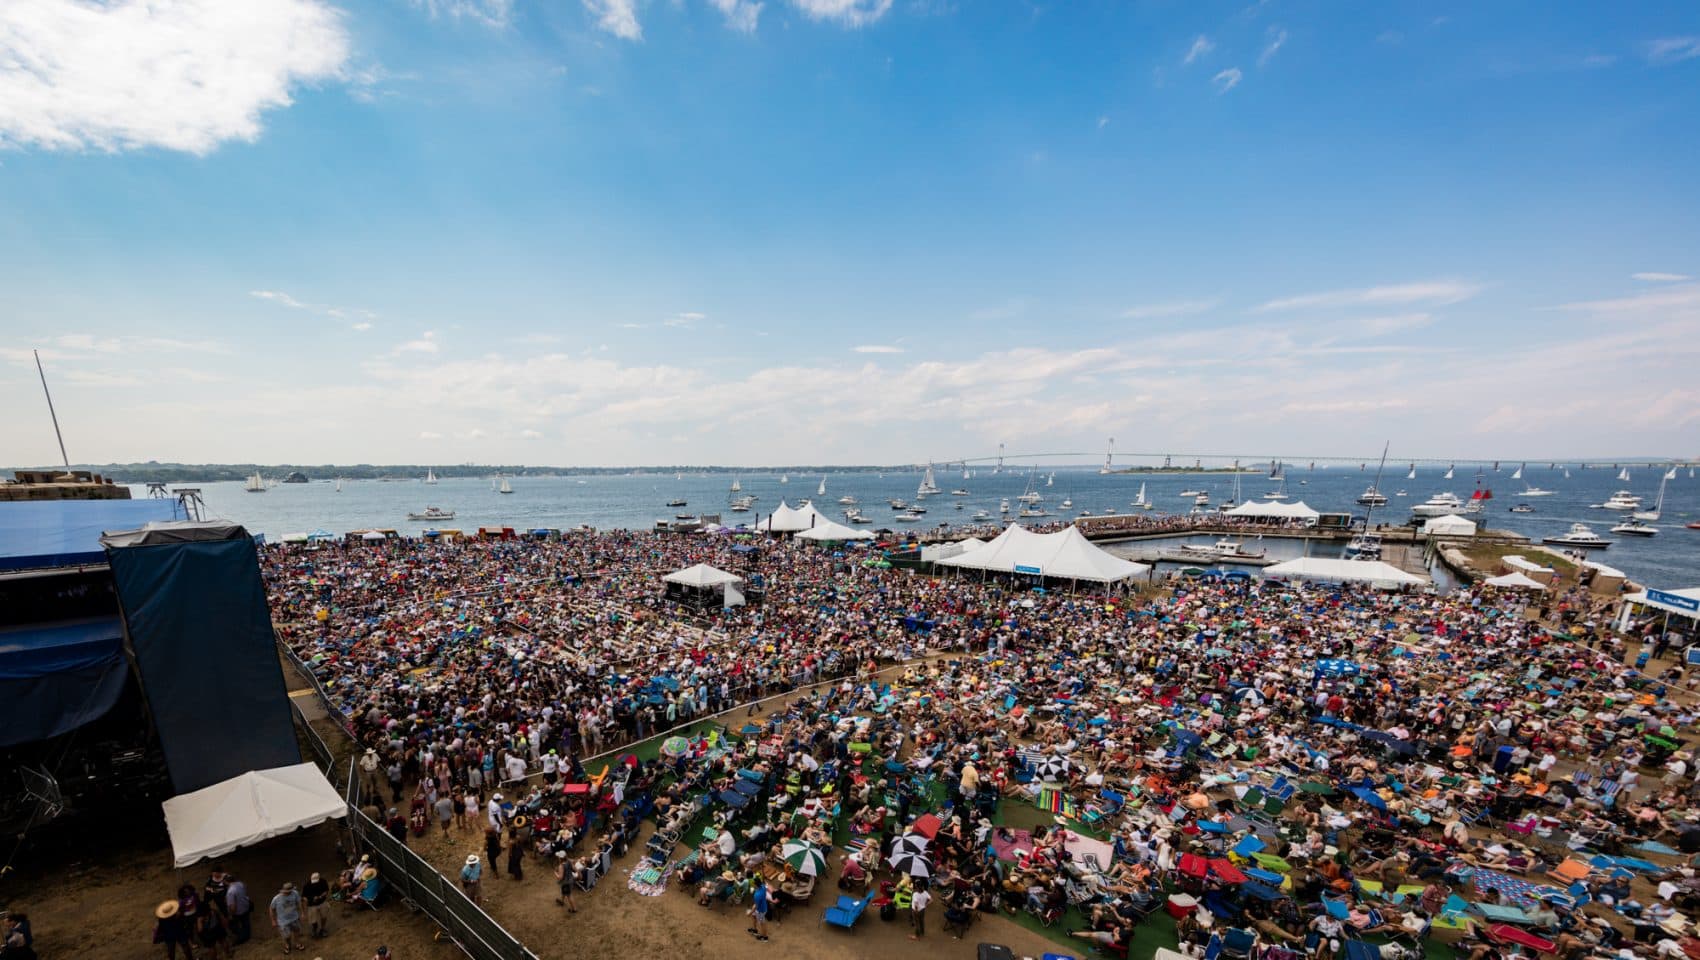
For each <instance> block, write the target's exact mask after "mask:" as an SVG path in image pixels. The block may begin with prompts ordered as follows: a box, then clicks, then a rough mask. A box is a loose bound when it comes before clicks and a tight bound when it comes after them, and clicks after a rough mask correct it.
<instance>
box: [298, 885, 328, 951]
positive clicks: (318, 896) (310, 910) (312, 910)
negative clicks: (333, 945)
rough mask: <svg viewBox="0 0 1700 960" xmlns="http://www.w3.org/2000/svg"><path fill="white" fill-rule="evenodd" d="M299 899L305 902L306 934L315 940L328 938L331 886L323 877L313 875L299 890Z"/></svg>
mask: <svg viewBox="0 0 1700 960" xmlns="http://www.w3.org/2000/svg"><path fill="white" fill-rule="evenodd" d="M301 899H302V900H305V901H306V902H307V932H308V935H310V936H312V937H314V938H315V939H317V938H319V937H325V936H329V935H330V932H331V927H330V913H329V910H330V899H331V885H330V884H328V883H326V882H325V879H324V877H321V876H320V875H319V874H317V873H313V874H311V875H310V876H308V877H307V883H306V885H304V886H303V887H302V888H301Z"/></svg>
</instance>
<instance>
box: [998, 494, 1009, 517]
mask: <svg viewBox="0 0 1700 960" xmlns="http://www.w3.org/2000/svg"><path fill="white" fill-rule="evenodd" d="M998 512H999V513H1001V514H1003V515H1004V516H1008V515H1009V498H1008V497H1004V498H1003V499H1002V500H999V501H998Z"/></svg>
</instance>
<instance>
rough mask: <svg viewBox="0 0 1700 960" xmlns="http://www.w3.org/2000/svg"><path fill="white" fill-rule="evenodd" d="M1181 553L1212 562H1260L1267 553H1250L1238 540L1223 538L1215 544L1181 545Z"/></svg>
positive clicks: (1260, 551) (1261, 551)
mask: <svg viewBox="0 0 1700 960" xmlns="http://www.w3.org/2000/svg"><path fill="white" fill-rule="evenodd" d="M1181 552H1182V553H1190V554H1194V555H1196V556H1199V557H1206V558H1210V559H1214V560H1262V559H1263V557H1264V555H1265V554H1266V553H1267V552H1268V551H1265V550H1259V551H1257V552H1256V553H1252V552H1251V551H1249V550H1247V549H1245V545H1244V544H1242V543H1240V542H1239V541H1238V540H1231V539H1227V538H1224V539H1221V540H1218V541H1216V542H1215V543H1183V544H1181Z"/></svg>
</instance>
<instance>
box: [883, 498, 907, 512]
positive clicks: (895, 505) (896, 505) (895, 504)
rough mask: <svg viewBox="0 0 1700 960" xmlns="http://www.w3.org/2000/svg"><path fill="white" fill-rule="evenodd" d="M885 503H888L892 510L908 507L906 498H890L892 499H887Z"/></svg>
mask: <svg viewBox="0 0 1700 960" xmlns="http://www.w3.org/2000/svg"><path fill="white" fill-rule="evenodd" d="M886 503H887V504H889V505H890V506H891V509H893V510H907V509H909V502H908V501H907V500H897V499H892V500H887V501H886Z"/></svg>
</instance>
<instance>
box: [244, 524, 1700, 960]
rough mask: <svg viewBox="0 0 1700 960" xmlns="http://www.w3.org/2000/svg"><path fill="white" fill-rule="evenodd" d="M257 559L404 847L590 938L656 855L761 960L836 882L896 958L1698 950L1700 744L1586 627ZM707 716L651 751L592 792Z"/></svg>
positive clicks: (1660, 674)
mask: <svg viewBox="0 0 1700 960" xmlns="http://www.w3.org/2000/svg"><path fill="white" fill-rule="evenodd" d="M264 556H265V559H264V562H265V564H266V567H267V570H266V572H267V576H268V580H269V582H270V584H271V590H272V598H273V604H274V614H275V618H276V620H277V621H278V623H279V624H280V633H281V634H282V636H283V637H284V639H285V640H286V642H287V643H288V644H289V645H290V646H291V648H292V649H293V650H294V651H295V652H296V653H297V654H298V655H299V656H300V657H301V658H302V659H303V660H305V661H306V662H307V663H308V664H309V665H310V667H311V669H312V670H313V671H314V673H315V675H316V676H317V677H318V678H319V679H320V680H321V681H322V682H323V684H324V686H325V688H326V690H327V691H328V693H329V695H330V697H331V698H332V699H333V701H335V703H336V704H337V705H338V706H339V707H341V708H342V710H343V711H344V713H345V716H346V718H347V721H348V725H349V727H350V730H351V731H352V734H353V735H354V736H355V737H357V738H358V739H359V740H360V742H361V744H362V747H363V750H364V751H365V752H364V755H363V760H362V762H361V774H360V776H361V778H362V780H363V781H365V783H364V792H365V793H366V794H367V795H368V796H378V797H382V798H384V799H385V802H386V803H388V804H390V805H391V806H390V807H389V810H388V817H387V819H388V820H389V821H390V825H391V826H392V828H393V829H392V832H395V833H397V834H398V835H399V836H401V837H403V838H405V837H406V836H408V835H409V834H411V835H413V836H420V835H423V834H424V833H425V832H427V831H430V830H433V829H436V830H440V831H443V832H445V833H447V832H449V831H451V830H460V831H482V832H483V833H484V837H485V846H484V849H483V852H482V854H473V855H471V856H469V857H468V858H467V861H466V863H465V864H464V869H463V870H462V872H461V880H462V882H463V884H464V885H465V886H466V888H467V890H468V893H469V895H472V896H474V898H475V899H476V898H479V897H482V896H484V895H485V894H484V891H483V889H482V886H481V884H482V879H483V873H484V871H485V870H486V869H489V870H496V869H498V864H499V863H500V862H501V861H502V859H504V858H505V860H506V870H507V873H508V875H509V876H511V877H513V878H514V879H516V880H519V879H521V878H522V877H524V875H525V872H526V870H525V866H526V864H527V863H528V862H530V863H542V864H546V865H547V866H546V867H544V868H542V869H535V870H533V871H532V874H533V876H534V877H538V878H540V879H539V880H537V881H534V882H550V883H555V884H557V885H559V887H560V892H561V897H560V903H561V905H562V907H563V909H566V910H576V909H579V908H580V907H581V906H582V904H579V903H578V902H577V901H576V900H575V899H574V892H575V891H579V892H582V891H583V890H585V889H588V888H589V887H590V886H591V885H593V883H594V880H595V878H596V877H598V876H600V875H602V874H606V873H607V872H608V864H609V863H610V861H612V860H616V859H619V858H628V859H629V857H630V852H631V851H632V850H633V849H634V848H640V840H641V839H642V837H643V834H644V831H646V830H649V831H651V833H650V842H648V843H646V844H642V845H641V850H642V851H643V852H642V858H641V859H640V860H639V862H638V863H639V865H638V866H636V867H634V868H633V870H632V875H633V882H634V883H638V882H639V877H640V875H641V877H642V882H643V884H644V885H645V886H646V887H649V888H656V889H659V888H665V887H667V886H669V885H675V886H676V887H677V888H678V889H681V890H685V891H688V893H689V894H690V895H691V896H694V897H696V898H698V900H699V902H701V903H703V904H705V905H708V906H712V905H716V904H724V903H727V902H734V903H739V904H742V903H744V902H745V901H746V900H747V901H748V902H749V904H750V906H749V909H748V910H747V911H746V912H747V914H748V916H749V919H750V921H751V922H750V924H749V929H750V930H751V931H752V934H751V935H752V936H755V937H757V938H766V937H768V936H769V935H770V934H769V928H768V927H767V925H766V921H767V920H769V919H771V918H773V917H774V916H775V915H777V914H779V913H780V912H781V911H783V910H785V909H787V908H788V907H790V906H792V905H794V904H796V903H797V902H802V901H809V900H810V898H811V897H813V896H814V895H815V890H814V887H815V884H816V879H817V877H819V878H820V879H823V880H824V879H826V878H829V877H836V882H837V883H838V886H839V887H840V889H841V890H843V891H844V895H845V898H846V899H842V900H841V901H840V907H841V908H843V909H847V910H848V909H850V907H851V906H858V907H859V908H866V907H870V906H872V907H874V908H876V909H877V910H878V911H880V912H889V913H892V914H897V913H900V912H903V911H907V913H908V919H909V922H910V923H911V924H912V928H913V935H914V936H917V937H921V936H925V935H926V933H927V929H928V927H927V924H926V919H925V918H926V916H927V913H928V911H929V909H932V910H934V911H935V912H936V913H937V914H939V915H940V916H942V918H943V924H944V927H945V928H947V929H948V930H949V931H950V932H951V933H953V934H955V935H961V933H962V932H963V931H964V930H966V929H967V927H968V926H969V925H971V924H973V923H975V922H976V920H977V918H979V917H981V916H983V915H987V914H996V913H1004V914H1009V913H1029V914H1032V915H1033V916H1034V917H1036V918H1037V919H1038V920H1039V921H1040V922H1045V923H1051V924H1058V925H1060V926H1059V934H1060V933H1062V932H1064V931H1066V932H1067V933H1068V934H1069V935H1070V936H1071V937H1073V938H1075V939H1078V940H1081V941H1087V942H1088V943H1087V944H1083V945H1090V946H1093V947H1096V948H1100V949H1108V950H1115V949H1117V948H1120V949H1123V950H1125V949H1126V948H1127V947H1128V946H1129V945H1130V944H1132V942H1133V939H1134V938H1135V937H1136V936H1137V935H1138V931H1139V930H1140V929H1141V928H1142V927H1143V926H1145V925H1148V924H1151V923H1153V922H1154V921H1152V920H1151V919H1149V918H1150V917H1151V916H1152V915H1153V914H1155V913H1164V914H1168V915H1172V916H1174V917H1175V918H1176V924H1175V930H1176V934H1177V936H1178V939H1179V941H1180V943H1181V944H1182V945H1183V946H1189V945H1190V946H1192V947H1195V948H1196V949H1198V950H1199V951H1201V952H1202V951H1203V950H1204V949H1205V948H1206V946H1207V945H1208V944H1210V943H1211V942H1212V941H1213V940H1215V941H1217V942H1221V941H1223V940H1224V939H1226V940H1229V941H1237V939H1238V938H1241V937H1244V938H1250V942H1255V943H1256V944H1258V945H1259V947H1258V949H1262V950H1265V951H1288V952H1291V953H1293V954H1299V953H1303V954H1307V955H1318V956H1327V955H1332V954H1334V953H1338V952H1340V951H1342V950H1343V949H1345V948H1346V946H1347V945H1348V944H1350V943H1353V942H1358V941H1360V940H1362V938H1365V937H1371V938H1375V939H1377V940H1383V939H1392V940H1395V941H1404V942H1407V943H1412V944H1420V943H1421V942H1423V941H1425V940H1426V939H1428V938H1430V937H1432V936H1434V935H1436V932H1437V931H1449V932H1448V933H1447V934H1445V935H1446V936H1448V937H1455V938H1461V939H1462V940H1463V943H1464V944H1465V946H1466V947H1467V949H1469V950H1470V952H1471V956H1472V958H1473V960H1483V958H1488V957H1493V956H1497V955H1500V954H1505V953H1514V952H1519V951H1524V952H1528V951H1538V952H1552V953H1556V954H1559V955H1563V956H1567V957H1583V956H1600V957H1608V956H1621V955H1625V954H1636V953H1641V954H1646V955H1649V956H1651V955H1654V954H1658V955H1668V954H1669V953H1671V952H1672V951H1673V950H1692V951H1694V954H1695V955H1696V956H1700V941H1697V940H1695V939H1694V938H1693V937H1692V936H1691V930H1692V927H1691V924H1689V923H1688V919H1687V914H1688V913H1690V912H1691V911H1693V910H1694V909H1695V908H1696V907H1700V884H1697V883H1696V881H1695V879H1694V875H1693V869H1692V866H1691V864H1690V862H1689V860H1688V857H1691V856H1692V855H1694V854H1695V853H1700V826H1696V825H1695V824H1694V823H1693V822H1692V820H1691V816H1690V808H1691V801H1692V800H1693V798H1694V797H1695V796H1697V795H1700V788H1697V786H1696V779H1695V776H1696V773H1697V766H1696V764H1695V763H1694V760H1693V757H1692V755H1691V753H1690V752H1689V751H1688V749H1687V740H1688V738H1689V737H1690V736H1691V735H1692V732H1693V723H1694V721H1695V712H1694V710H1693V707H1692V705H1691V701H1690V699H1689V698H1688V697H1687V695H1686V693H1685V692H1683V691H1682V690H1680V689H1679V688H1678V686H1676V685H1675V684H1674V683H1672V682H1671V681H1673V680H1676V679H1679V676H1678V674H1679V673H1680V667H1678V666H1675V665H1672V666H1670V667H1668V668H1667V667H1663V666H1661V665H1659V664H1657V663H1655V664H1652V665H1651V666H1648V667H1647V668H1646V671H1643V670H1642V669H1638V666H1639V664H1638V661H1637V660H1636V659H1635V656H1634V654H1635V653H1636V652H1637V651H1635V650H1633V649H1630V647H1637V646H1639V643H1638V642H1637V641H1638V640H1639V639H1642V638H1639V637H1632V638H1629V639H1628V640H1626V639H1625V638H1623V637H1620V636H1616V635H1613V634H1611V633H1610V631H1608V630H1607V629H1606V626H1605V624H1607V623H1609V618H1606V617H1593V616H1591V615H1589V611H1590V608H1591V603H1590V602H1589V601H1588V600H1587V599H1586V598H1584V597H1580V596H1575V597H1565V598H1562V599H1561V600H1560V601H1558V603H1559V606H1560V607H1562V608H1564V609H1563V610H1561V611H1560V615H1562V616H1566V617H1567V618H1568V619H1569V620H1570V623H1569V624H1568V625H1567V628H1568V630H1569V633H1566V634H1560V633H1558V632H1556V631H1555V630H1553V629H1549V625H1548V624H1547V623H1545V622H1543V621H1542V620H1541V619H1540V618H1539V617H1538V616H1537V615H1535V614H1534V611H1533V608H1531V607H1530V606H1529V605H1528V604H1527V603H1526V601H1525V600H1524V599H1522V598H1519V597H1517V596H1515V595H1512V594H1503V595H1501V594H1497V593H1495V592H1494V591H1492V590H1486V589H1478V590H1466V591H1460V592H1457V593H1454V594H1452V595H1449V596H1436V595H1429V594H1412V593H1377V592H1371V591H1365V590H1358V589H1352V588H1344V587H1332V586H1308V587H1306V586H1300V585H1294V584H1284V583H1275V582H1267V583H1266V582H1260V581H1256V580H1250V581H1242V580H1225V579H1223V580H1214V579H1194V580H1187V581H1183V582H1180V583H1178V584H1175V585H1173V586H1170V587H1167V588H1164V589H1162V590H1152V591H1147V592H1145V593H1142V594H1138V595H1132V596H1102V597H1094V596H1079V595H1062V594H1057V593H1047V592H1044V591H1035V590H1032V589H1029V588H1027V587H1026V586H1024V585H1019V584H1014V583H1005V582H1001V581H998V580H996V579H991V580H985V581H982V580H979V579H976V578H953V577H938V578H935V577H930V576H926V575H922V574H918V573H911V572H908V571H899V570H887V569H882V568H878V567H873V566H868V565H864V564H862V563H859V562H857V559H856V558H855V557H853V556H852V557H845V556H842V555H840V554H839V553H838V552H836V551H835V550H833V549H832V548H831V547H821V546H817V545H804V544H798V543H793V542H788V541H776V540H766V539H757V538H738V537H732V536H706V537H681V536H668V535H661V534H653V533H641V532H637V533H634V532H612V533H581V534H572V535H568V536H567V537H565V538H561V539H551V540H546V541H525V542H519V541H491V542H483V541H472V542H456V543H431V542H426V541H414V540H397V541H387V542H384V543H381V544H375V545H371V546H367V545H355V546H348V547H336V546H333V547H324V548H320V549H306V548H301V547H295V546H286V547H282V548H272V549H269V550H268V551H267V552H266V554H265V555H264ZM697 562H707V563H711V564H714V565H717V566H720V567H722V568H724V569H730V570H734V571H743V572H748V573H760V574H761V575H762V577H763V578H764V580H765V582H766V584H767V585H768V590H767V593H766V596H765V598H764V600H763V602H762V603H760V604H756V605H751V606H748V607H743V608H737V609H734V610H730V611H721V612H715V613H714V614H712V615H711V616H710V617H708V618H706V619H702V618H694V617H689V616H685V615H683V614H682V613H681V612H679V611H675V610H671V609H669V608H667V607H666V606H665V605H664V604H663V603H662V602H661V600H660V596H661V590H660V579H659V578H660V577H661V575H663V574H665V573H667V572H669V571H671V570H674V569H679V568H681V567H684V566H688V565H690V564H693V563H697ZM1550 605H1551V602H1550V601H1549V606H1550ZM1555 619H1556V617H1555ZM1645 639H1647V640H1648V641H1649V644H1652V643H1656V642H1658V640H1659V638H1658V637H1656V636H1651V635H1649V636H1647V637H1646V638H1645ZM894 664H896V665H901V666H899V667H898V674H897V675H895V676H894V675H893V674H892V673H891V670H890V668H891V667H892V665H894ZM882 670H883V671H885V672H883V673H882ZM826 681H831V682H830V683H828V682H826ZM799 689H802V690H805V691H806V692H803V693H800V694H798V695H796V696H792V697H787V698H781V699H777V700H774V701H773V702H772V704H770V705H769V707H768V708H766V709H763V710H761V711H760V712H756V708H754V707H745V706H744V704H746V703H749V702H751V701H757V700H762V699H763V698H767V697H777V696H778V695H780V694H786V693H788V692H791V691H797V690H799ZM734 707H736V708H738V709H737V710H735V711H734V712H733V713H731V714H726V713H725V711H727V710H729V709H731V708H734ZM716 715H720V716H719V721H718V722H719V723H720V726H718V727H715V728H713V729H712V730H710V731H708V732H700V731H699V732H698V733H696V734H695V735H693V736H692V737H690V738H687V739H686V741H685V742H684V743H683V744H682V745H675V746H674V750H673V752H672V753H671V754H669V755H667V756H665V757H663V758H662V759H659V760H656V761H646V760H643V759H639V757H637V756H636V755H633V756H632V757H631V758H630V762H629V763H626V764H619V763H616V767H617V769H616V770H615V772H614V774H612V775H610V774H609V772H608V769H607V764H606V763H604V762H601V761H598V762H595V763H592V762H587V761H589V758H591V757H593V756H595V755H598V754H605V753H607V752H608V751H610V750H615V749H616V748H620V747H623V746H625V745H627V744H630V743H633V742H635V741H639V740H643V739H645V738H647V737H651V736H654V735H655V734H657V733H661V732H671V731H673V730H674V728H676V727H679V726H681V725H683V724H686V723H689V722H690V721H693V720H696V719H699V718H707V717H713V716H716ZM639 752H641V751H639ZM597 767H601V768H602V769H601V770H600V771H598V770H597V769H596V768H597ZM740 798H742V799H740ZM403 810H405V811H406V813H405V814H404V813H403V812H402V811H403ZM1023 822H1025V823H1026V826H1024V827H1022V826H1017V825H1016V824H1020V823H1023ZM705 824H706V825H707V827H708V830H709V831H710V832H709V834H708V835H707V836H706V838H704V835H703V833H702V831H701V829H700V828H701V827H703V825H705ZM651 828H653V829H651ZM657 838H659V839H657ZM699 839H700V840H701V842H700V843H698V842H697V841H698V840H699ZM669 841H671V842H669ZM804 847H807V848H813V849H817V850H822V851H830V852H831V856H830V860H831V868H830V869H829V870H826V871H821V870H820V869H819V868H818V867H813V868H811V867H810V866H808V865H806V862H807V861H808V860H809V857H808V856H807V855H801V854H799V855H797V856H792V855H791V854H797V851H799V850H800V849H801V848H804ZM788 851H789V853H788ZM793 860H796V861H797V862H793ZM522 882H523V881H522ZM935 905H936V906H935ZM852 912H853V911H852ZM758 921H759V922H758ZM850 922H851V925H853V924H854V922H855V919H854V917H851V920H850ZM810 926H811V929H812V928H813V925H812V924H811V925H810ZM982 936H983V937H985V938H988V939H995V935H991V934H983V935H982Z"/></svg>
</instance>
